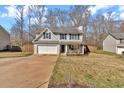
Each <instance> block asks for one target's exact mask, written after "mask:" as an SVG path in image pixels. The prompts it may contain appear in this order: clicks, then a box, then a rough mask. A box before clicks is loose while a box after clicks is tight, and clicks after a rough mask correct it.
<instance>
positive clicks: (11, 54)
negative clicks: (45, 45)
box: [0, 52, 32, 58]
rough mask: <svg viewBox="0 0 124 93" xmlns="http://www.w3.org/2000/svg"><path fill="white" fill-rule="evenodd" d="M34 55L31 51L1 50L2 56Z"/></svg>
mask: <svg viewBox="0 0 124 93" xmlns="http://www.w3.org/2000/svg"><path fill="white" fill-rule="evenodd" d="M29 55H32V53H31V52H0V58H12V57H25V56H29Z"/></svg>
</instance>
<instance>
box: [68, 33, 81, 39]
mask: <svg viewBox="0 0 124 93" xmlns="http://www.w3.org/2000/svg"><path fill="white" fill-rule="evenodd" d="M69 36H70V40H79V36H80V35H79V34H69Z"/></svg>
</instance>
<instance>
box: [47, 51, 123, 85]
mask: <svg viewBox="0 0 124 93" xmlns="http://www.w3.org/2000/svg"><path fill="white" fill-rule="evenodd" d="M49 87H124V59H123V58H120V57H119V56H116V55H107V54H97V53H90V54H89V55H84V56H60V58H59V59H58V61H57V64H56V66H55V68H54V71H53V75H52V76H51V79H50V82H49Z"/></svg>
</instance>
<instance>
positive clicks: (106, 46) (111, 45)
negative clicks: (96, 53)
mask: <svg viewBox="0 0 124 93" xmlns="http://www.w3.org/2000/svg"><path fill="white" fill-rule="evenodd" d="M116 43H118V41H117V40H116V39H115V38H113V37H112V36H111V35H108V36H107V37H106V39H105V40H104V41H103V51H108V52H115V53H116V50H117V49H116Z"/></svg>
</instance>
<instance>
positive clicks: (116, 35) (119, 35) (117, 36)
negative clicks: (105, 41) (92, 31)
mask: <svg viewBox="0 0 124 93" xmlns="http://www.w3.org/2000/svg"><path fill="white" fill-rule="evenodd" d="M109 34H110V35H111V36H113V37H114V38H115V39H122V40H124V32H120V33H109Z"/></svg>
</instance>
